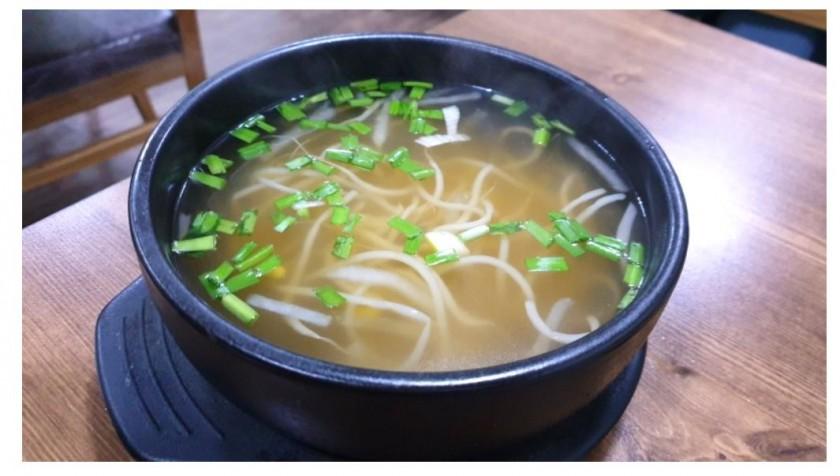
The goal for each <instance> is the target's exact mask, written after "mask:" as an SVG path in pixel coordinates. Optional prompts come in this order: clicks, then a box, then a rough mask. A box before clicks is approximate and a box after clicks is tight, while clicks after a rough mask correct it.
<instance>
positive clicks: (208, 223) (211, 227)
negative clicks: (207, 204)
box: [187, 210, 219, 237]
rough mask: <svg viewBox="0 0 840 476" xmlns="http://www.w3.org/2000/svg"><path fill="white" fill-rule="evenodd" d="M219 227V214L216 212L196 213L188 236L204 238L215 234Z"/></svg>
mask: <svg viewBox="0 0 840 476" xmlns="http://www.w3.org/2000/svg"><path fill="white" fill-rule="evenodd" d="M218 225H219V214H218V213H216V212H214V211H209V210H208V211H204V212H199V213H196V215H195V218H193V221H192V224H191V225H190V231H189V233H187V235H188V236H190V237H193V236H203V235H208V234H210V233H213V232H214V231H215V230H216V227H217V226H218Z"/></svg>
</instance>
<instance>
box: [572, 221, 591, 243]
mask: <svg viewBox="0 0 840 476" xmlns="http://www.w3.org/2000/svg"><path fill="white" fill-rule="evenodd" d="M569 223H571V225H572V229H573V230H574V231H575V234H576V235H577V236H579V237H580V239H584V240H588V239H589V237H590V236H591V235H590V234H589V232H588V231H586V228H584V227H583V225H581V224H580V222H579V221H577V220H574V219H569Z"/></svg>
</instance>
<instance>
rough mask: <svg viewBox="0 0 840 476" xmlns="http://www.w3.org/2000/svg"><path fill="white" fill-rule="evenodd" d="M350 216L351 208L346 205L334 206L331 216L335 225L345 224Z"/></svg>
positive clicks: (331, 220) (331, 221)
mask: <svg viewBox="0 0 840 476" xmlns="http://www.w3.org/2000/svg"><path fill="white" fill-rule="evenodd" d="M349 218H350V209H349V208H347V207H345V206H339V207H333V209H332V216H330V223H332V224H333V225H343V224H345V223H347V220H348V219H349Z"/></svg>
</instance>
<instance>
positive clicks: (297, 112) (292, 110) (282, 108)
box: [277, 102, 306, 122]
mask: <svg viewBox="0 0 840 476" xmlns="http://www.w3.org/2000/svg"><path fill="white" fill-rule="evenodd" d="M277 112H279V113H280V115H281V116H283V119H285V120H287V121H289V122H294V121H299V120H301V119H303V118H305V117H306V113H305V112H303V110H302V109H301V108H299V107H298V106H296V105H294V104H292V103H290V102H282V103H280V105H279V106H277Z"/></svg>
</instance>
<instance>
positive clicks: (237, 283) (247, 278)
mask: <svg viewBox="0 0 840 476" xmlns="http://www.w3.org/2000/svg"><path fill="white" fill-rule="evenodd" d="M259 282H260V275H259V273H257V272H256V271H254V270H253V269H249V270H247V271H243V272H241V273H239V274H237V275H236V276H233V277H232V278H230V279H228V280H227V282H225V287H226V288H227V290H228V291H230V292H231V293H236V292H239V291H242V290H243V289H245V288H249V287H251V286H254V285H256V284H258V283H259Z"/></svg>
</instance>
